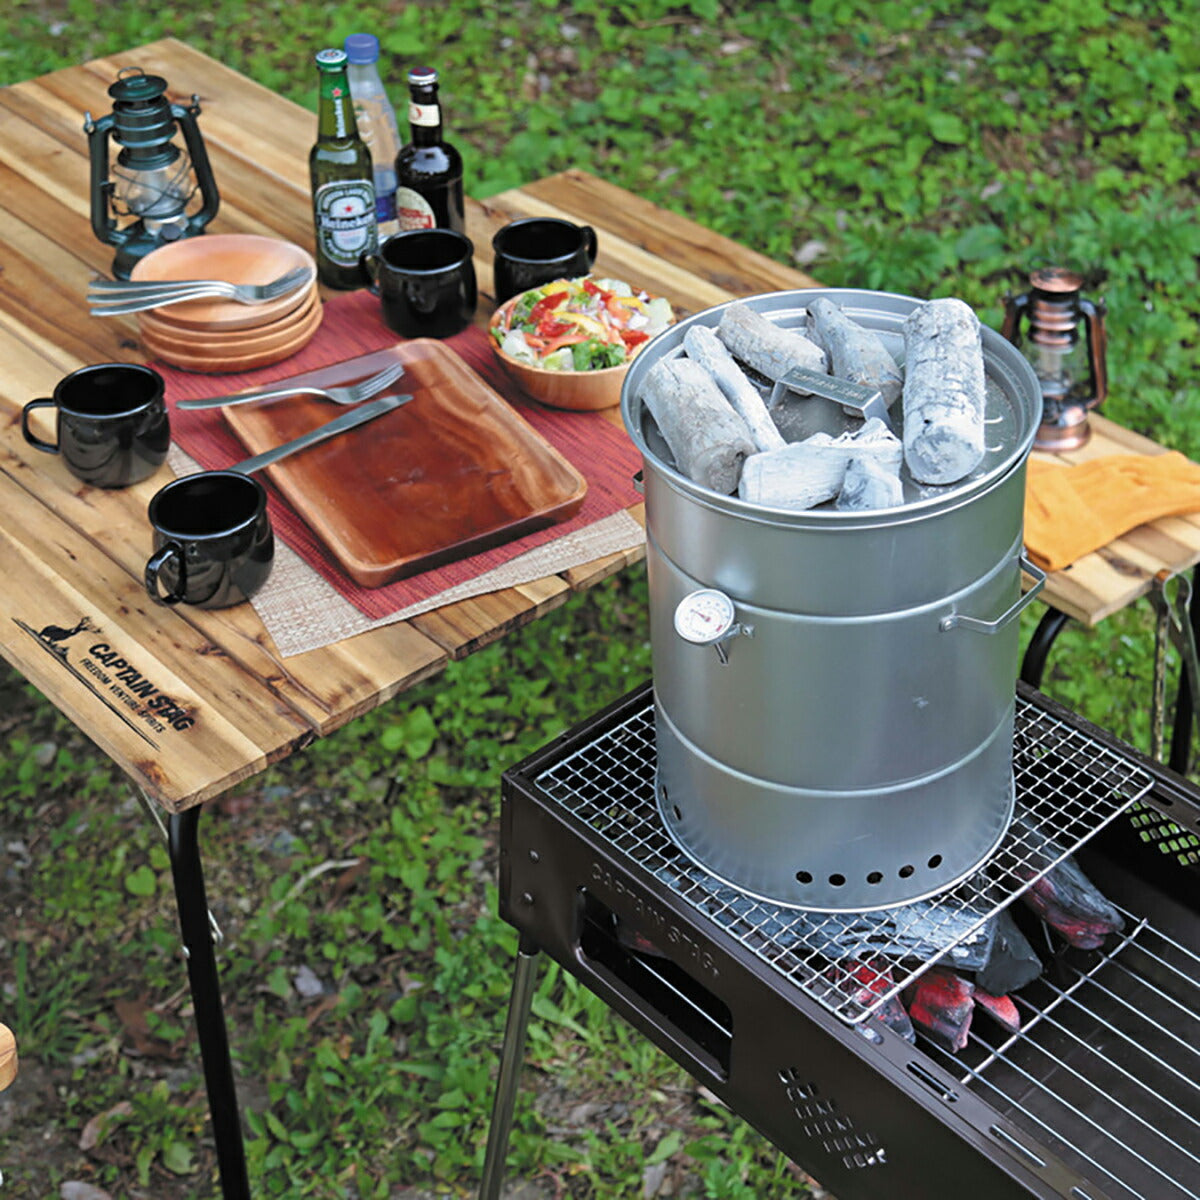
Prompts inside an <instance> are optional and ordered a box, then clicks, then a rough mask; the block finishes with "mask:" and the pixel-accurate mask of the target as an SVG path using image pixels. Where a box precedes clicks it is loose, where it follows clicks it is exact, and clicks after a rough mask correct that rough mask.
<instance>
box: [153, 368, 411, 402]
mask: <svg viewBox="0 0 1200 1200" xmlns="http://www.w3.org/2000/svg"><path fill="white" fill-rule="evenodd" d="M403 374H404V368H403V367H402V366H401V365H400V364H399V363H392V364H391V365H390V366H387V367H384V368H383V370H382V371H379V372H377V373H376V374H374V375H372V376H371V377H370V378H369V379H364V380H362V381H361V382H359V383H355V384H351V385H350V386H349V387H329V388H319V387H313V385H312V384H305V383H288V384H280V386H279V387H274V388H266V389H264V390H263V391H261V392H238V393H236V394H234V395H232V396H211V397H210V398H209V399H207V400H180V401H179V403H178V404H176V405H175V407H176V408H224V407H225V406H226V405H229V404H249V403H251V402H252V401H265V400H278V399H280V398H281V397H283V396H299V395H309V396H324V398H325V399H326V400H332V401H333V402H334V404H360V403H361V402H362V401H364V400H369V399H370V398H371V397H372V396H376V395H378V394H379V393H380V392H382V391H383V390H384V389H385V388H387V387H390V386H391V385H392V384H393V383H395V382H396V380H397V379H399V378H400V376H401V375H403Z"/></svg>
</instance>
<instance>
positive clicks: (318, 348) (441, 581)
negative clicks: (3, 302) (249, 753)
mask: <svg viewBox="0 0 1200 1200" xmlns="http://www.w3.org/2000/svg"><path fill="white" fill-rule="evenodd" d="M445 344H446V345H447V346H448V347H450V348H451V349H453V350H454V351H455V352H456V353H457V354H458V355H459V357H461V358H462V360H463V361H464V362H465V363H466V364H467V365H468V366H469V367H471V368H472V369H473V370H474V371H475V372H476V373H477V374H479V375H480V376H481V377H482V378H483V379H484V380H485V381H486V382H487V384H488V385H489V386H490V387H492V388H493V389H494V390H495V391H497V392H498V393H499V394H500V395H501V396H503V397H504V399H505V400H507V401H508V402H509V403H510V404H512V406H513V407H514V408H515V409H516V410H517V412H519V413H520V415H521V416H522V417H523V418H524V419H525V420H526V421H528V422H529V424H530V425H532V426H533V428H534V429H536V430H537V431H538V432H539V433H540V434H541V435H542V436H543V437H544V438H545V439H546V440H547V441H548V442H550V444H551V445H553V446H554V447H555V449H556V450H558V451H559V453H561V454H562V455H563V456H564V457H565V458H566V459H567V460H568V461H569V462H571V463H572V464H573V465H574V466H575V468H576V469H577V470H579V471H580V472H581V473H582V474H583V475H584V477H585V478H586V479H587V481H588V494H587V497H586V499H585V500H584V502H583V507H582V508H581V509H580V511H579V512H578V514H576V516H575V517H573V518H572V519H571V520H570V521H564V522H562V523H561V524H558V525H553V526H551V527H550V528H549V529H542V530H539V531H537V532H536V533H531V534H527V535H526V536H525V537H522V538H519V539H518V540H516V541H513V542H508V543H506V544H505V545H503V546H497V547H494V548H493V549H491V550H487V551H484V552H483V553H480V554H475V555H472V556H471V557H470V558H464V559H460V560H459V561H458V562H454V563H449V564H447V565H446V566H443V567H438V568H436V569H435V570H432V571H426V572H424V573H423V574H420V575H414V576H412V577H411V578H409V579H404V580H401V581H400V582H398V583H392V584H388V585H386V586H385V587H379V588H364V587H360V586H359V585H358V584H357V583H355V582H354V581H353V580H352V579H349V578H348V577H347V576H346V575H345V574H343V572H342V571H341V569H340V568H339V567H338V565H337V563H336V562H334V560H333V559H332V558H331V557H330V556H329V554H328V553H327V552H326V550H325V548H324V547H323V546H322V545H321V543H320V542H319V541H318V540H317V538H316V537H315V535H314V534H313V532H312V531H311V530H310V529H309V527H308V526H307V525H306V524H305V523H304V521H303V520H301V518H300V517H299V515H298V514H297V513H296V511H295V510H294V509H293V508H292V507H291V506H290V505H289V504H288V503H287V502H286V501H285V500H284V499H283V498H282V497H281V496H280V495H279V494H278V492H276V491H275V490H274V489H273V488H272V487H271V486H270V484H269V483H268V484H267V490H268V492H269V493H270V512H271V520H272V522H273V523H274V527H275V532H276V535H277V536H278V537H280V538H281V539H282V540H283V541H284V542H286V543H287V545H289V546H290V547H291V548H292V549H293V550H295V551H296V553H297V554H299V555H300V557H301V558H302V559H303V560H304V561H305V562H306V563H308V565H309V566H311V567H312V568H313V569H314V570H316V571H318V572H319V573H320V574H321V575H322V576H323V577H324V578H325V579H327V580H328V581H329V583H331V584H332V585H333V587H334V588H335V589H336V590H337V591H338V592H339V593H340V594H341V595H342V596H343V597H345V599H347V600H348V601H349V602H350V603H351V604H353V605H354V606H355V607H356V608H357V609H358V610H359V611H360V612H362V613H364V614H365V615H367V616H369V617H371V618H373V619H378V618H380V617H386V616H388V615H389V614H391V613H393V612H397V611H398V610H399V609H401V608H405V607H407V606H408V605H410V604H415V603H417V602H418V601H421V600H428V599H429V598H431V597H433V596H436V595H437V594H438V593H439V592H443V591H445V590H446V589H447V588H449V587H453V586H456V585H458V584H461V583H466V582H467V581H469V580H471V579H474V578H475V577H476V576H478V575H481V574H483V573H484V572H485V571H491V570H494V569H495V568H496V567H500V566H503V565H504V564H505V563H506V562H509V561H510V560H512V559H513V558H516V557H517V556H518V555H520V554H524V553H525V552H526V551H527V550H532V549H533V548H534V547H535V546H541V545H543V544H544V543H546V542H549V541H552V540H553V539H555V538H557V537H561V536H563V535H564V534H566V533H571V532H574V531H575V530H578V529H582V528H584V527H585V526H587V525H590V524H591V523H593V522H594V521H599V520H601V519H603V518H604V517H607V516H611V515H612V514H613V513H614V512H617V511H618V510H619V509H623V508H628V507H630V505H633V504H636V503H637V502H638V501H639V499H640V497H639V496H638V494H637V492H636V491H635V490H634V487H633V482H632V480H633V475H634V473H635V472H636V471H638V470H639V469H640V468H641V465H642V463H641V456H640V455H639V454H638V452H637V450H636V448H635V447H634V445H633V443H632V442H631V441H630V440H629V437H628V435H627V434H626V433H625V431H624V430H623V429H622V428H620V427H619V426H617V425H614V424H613V423H612V422H611V421H609V420H607V419H606V418H604V417H602V416H600V415H599V414H597V413H577V412H562V411H558V410H556V409H549V408H544V407H542V406H541V405H539V404H536V403H534V402H532V401H530V400H527V399H525V397H524V393H523V392H521V391H520V389H519V388H517V387H516V386H515V385H514V384H512V383H511V381H510V380H509V378H508V376H507V375H506V374H505V373H504V369H503V368H502V367H501V366H500V364H499V363H498V362H497V361H496V357H495V355H494V354H493V353H492V349H491V344H490V342H489V339H488V336H487V334H486V333H484V331H483V330H481V329H478V328H476V327H474V326H472V327H471V328H469V329H467V330H464V331H463V332H462V333H460V334H457V335H456V336H455V337H452V338H448V339H446V343H445ZM396 345H399V346H401V347H403V340H402V339H399V338H398V337H397V336H396V334H394V333H393V332H392V331H391V330H390V329H388V327H387V326H386V325H385V324H384V323H383V319H382V317H381V316H380V313H379V301H378V300H377V299H376V298H375V297H374V296H372V295H371V294H370V293H369V292H365V291H364V292H355V293H351V294H347V295H343V296H336V297H334V298H333V299H332V300H329V301H327V302H326V304H325V319H324V321H323V322H322V324H321V328H320V330H319V331H318V332H317V335H316V337H314V338H313V340H312V341H311V342H309V344H308V345H307V346H306V347H305V348H304V349H303V350H301V351H300V352H299V353H298V354H294V355H293V356H292V357H291V358H288V359H285V360H284V361H283V362H281V363H276V364H274V365H273V366H270V367H264V368H262V369H261V370H258V371H251V372H246V373H244V374H239V375H194V374H191V373H189V372H187V371H181V370H178V369H177V368H175V367H172V366H170V365H169V364H167V363H162V362H156V363H155V364H154V367H155V369H156V370H158V371H159V372H160V373H161V374H162V376H163V378H164V380H165V381H166V385H167V404H168V406H169V408H170V410H171V436H172V439H173V440H174V441H175V443H176V445H178V446H179V447H180V448H181V449H182V450H184V451H185V452H186V453H187V454H188V455H190V456H191V457H192V458H194V459H195V460H196V461H197V462H198V463H199V464H200V465H201V466H203V467H207V468H214V467H227V466H229V465H230V464H232V463H235V462H238V461H240V460H241V459H243V458H245V457H246V450H245V448H244V447H243V446H242V444H241V442H240V441H239V440H238V438H237V437H236V436H235V435H234V434H233V432H232V430H231V429H230V428H229V426H228V424H227V423H226V421H225V418H224V416H223V415H222V413H221V410H220V409H202V410H199V411H193V410H183V411H180V410H179V409H177V408H175V403H176V402H177V401H179V400H199V399H205V398H207V397H209V396H220V395H226V394H229V393H233V392H238V391H242V390H244V389H246V388H251V387H266V386H267V385H269V384H271V383H274V382H276V381H277V380H280V379H290V378H292V377H293V376H296V375H302V374H305V373H307V372H309V371H316V370H319V369H321V368H323V367H328V366H331V365H333V364H334V363H339V362H345V361H347V360H348V359H352V358H357V357H359V356H360V355H363V354H368V353H371V352H373V351H377V350H383V349H387V348H389V347H392V346H396ZM278 403H283V404H286V403H287V401H286V400H284V401H278ZM264 482H265V481H264Z"/></svg>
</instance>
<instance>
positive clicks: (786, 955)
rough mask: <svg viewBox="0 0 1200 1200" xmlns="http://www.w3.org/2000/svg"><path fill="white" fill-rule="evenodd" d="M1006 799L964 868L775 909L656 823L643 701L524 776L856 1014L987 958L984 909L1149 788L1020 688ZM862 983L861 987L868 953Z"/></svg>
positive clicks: (811, 988) (648, 713)
mask: <svg viewBox="0 0 1200 1200" xmlns="http://www.w3.org/2000/svg"><path fill="white" fill-rule="evenodd" d="M1013 750H1014V753H1013V773H1014V778H1015V782H1016V811H1015V815H1014V818H1013V822H1012V825H1011V827H1010V829H1009V831H1008V833H1007V834H1006V836H1005V838H1004V839H1003V841H1002V842H1001V844H1000V846H999V848H998V849H997V850H996V851H995V853H994V854H993V855H992V856H991V857H990V858H989V860H988V861H987V862H986V863H985V864H983V866H981V867H980V868H979V869H978V870H977V871H976V872H975V873H974V874H972V875H971V876H969V877H968V878H967V879H965V880H963V881H962V882H960V883H959V884H957V885H956V886H954V887H953V888H951V889H949V890H948V891H946V892H943V893H942V894H941V895H939V896H936V897H934V898H933V899H929V900H922V901H918V902H915V903H913V904H909V905H905V906H903V907H900V908H892V909H887V910H879V911H876V912H871V913H818V912H807V911H803V910H797V909H792V908H783V907H780V906H778V905H772V904H769V903H765V902H763V901H760V900H757V899H754V898H753V897H750V896H747V895H745V894H744V893H742V892H740V891H738V890H737V889H735V888H731V887H729V886H728V885H726V884H723V883H720V882H718V881H717V880H716V879H714V878H712V877H711V876H710V875H708V874H707V873H706V872H704V871H703V870H702V869H700V868H699V867H697V866H696V865H695V864H694V863H692V862H691V861H690V860H689V859H688V858H687V857H686V856H685V855H684V854H683V852H682V851H681V850H679V848H678V847H677V846H676V845H675V843H674V841H673V840H672V839H671V837H670V835H669V834H668V832H667V829H666V826H665V825H664V823H663V821H662V819H661V817H660V816H659V813H658V807H657V804H656V801H655V792H654V782H655V770H656V753H655V737H654V706H653V703H652V701H651V700H650V699H649V698H648V699H647V702H646V704H645V706H644V707H643V708H641V709H639V710H638V711H637V712H635V713H633V714H632V715H631V716H629V717H627V718H626V719H625V720H623V721H622V722H620V723H619V724H618V725H616V726H614V727H613V728H611V729H609V730H607V731H606V732H604V733H602V734H600V735H599V736H598V737H597V738H596V739H595V740H593V741H591V742H589V743H588V744H586V745H584V746H582V747H580V748H579V749H577V750H575V751H574V752H573V753H571V754H569V755H567V756H565V757H564V758H563V759H561V760H560V761H558V762H557V763H554V764H553V765H552V766H550V767H548V768H547V769H546V770H544V771H542V772H541V773H540V774H539V775H538V776H537V778H536V779H535V781H534V782H535V783H536V784H537V786H538V787H539V788H540V789H541V790H542V791H543V792H544V793H545V794H546V796H548V797H549V798H550V799H551V800H553V801H554V802H555V803H557V804H558V805H560V806H561V807H563V808H565V809H566V810H567V811H569V812H571V813H572V814H573V815H574V816H575V817H576V818H577V819H578V820H580V821H582V822H584V823H585V824H586V825H587V826H588V827H589V828H590V829H592V830H593V831H594V832H595V833H596V834H598V835H599V836H601V837H602V838H604V839H605V840H606V841H608V842H609V843H610V844H611V845H612V846H613V847H614V848H615V849H616V850H618V851H620V852H621V853H622V854H624V855H626V856H627V857H628V858H629V859H630V860H631V861H632V862H634V863H636V864H637V865H638V866H639V867H641V868H642V869H643V870H645V871H647V872H649V873H650V874H651V875H652V876H654V877H655V878H656V879H657V880H659V881H660V882H662V883H663V884H665V885H666V886H667V887H669V888H670V890H671V891H673V892H674V893H676V894H677V895H678V896H680V897H681V898H682V899H683V900H685V901H686V902H687V903H688V904H689V905H691V906H692V907H693V908H694V909H696V910H697V911H698V912H699V913H701V914H702V915H704V916H706V917H708V918H709V919H711V920H712V921H714V922H715V923H716V924H717V925H719V926H720V927H721V928H722V929H723V930H724V931H725V932H726V933H728V934H729V935H731V936H732V937H734V938H736V939H737V941H738V942H740V943H741V944H742V945H743V946H745V947H746V948H747V949H749V950H750V951H752V952H753V953H754V954H755V955H756V956H757V957H758V958H760V959H761V960H762V961H763V962H765V963H767V964H769V965H770V966H771V967H772V968H773V969H774V970H776V971H778V972H779V973H780V974H782V975H783V976H785V977H786V978H787V979H788V980H790V981H791V982H792V983H794V984H795V985H797V986H799V987H800V988H801V989H802V990H803V991H804V992H805V993H806V994H807V995H809V996H810V997H811V998H812V999H814V1000H816V1001H817V1002H818V1003H819V1004H821V1005H822V1006H823V1007H824V1008H826V1009H827V1010H828V1011H829V1012H831V1013H833V1014H834V1015H835V1016H837V1017H839V1018H840V1019H841V1020H843V1021H845V1022H847V1023H849V1024H855V1023H858V1022H860V1021H862V1020H864V1019H865V1018H867V1017H868V1016H871V1015H872V1014H874V1013H876V1012H878V1011H879V1009H880V1008H882V1007H883V1005H884V1004H886V1003H887V1002H888V1001H889V1000H891V999H892V997H894V996H896V995H897V994H898V993H899V992H901V991H902V990H903V989H904V988H905V987H907V986H908V985H909V984H910V983H912V982H913V980H914V979H916V978H917V977H918V976H919V975H920V974H921V973H922V972H923V971H925V970H926V969H927V968H928V967H930V966H931V965H932V964H933V963H934V962H935V961H938V960H941V961H943V962H946V963H947V964H948V965H950V966H954V967H958V968H961V969H964V970H972V969H977V968H978V967H979V966H980V965H982V962H983V961H984V960H985V959H986V954H987V950H988V948H989V946H990V938H991V936H992V933H993V932H994V922H993V920H992V918H994V917H995V916H996V914H997V913H998V912H999V911H1000V909H1002V908H1004V907H1005V906H1007V905H1008V904H1009V903H1010V902H1011V901H1012V900H1013V899H1015V898H1016V897H1017V896H1019V895H1020V894H1021V893H1022V892H1024V891H1026V890H1027V889H1028V888H1030V887H1031V886H1033V884H1034V883H1036V881H1037V880H1038V879H1039V878H1041V877H1042V876H1043V875H1044V874H1045V873H1046V872H1047V871H1048V870H1050V869H1051V868H1052V867H1053V866H1054V865H1055V864H1056V863H1058V862H1060V861H1062V859H1064V858H1066V857H1068V856H1069V855H1071V854H1073V853H1074V852H1075V851H1076V850H1077V849H1078V848H1079V847H1080V846H1081V845H1082V844H1083V843H1084V842H1085V841H1086V840H1087V839H1088V838H1090V837H1091V836H1092V835H1093V834H1095V833H1096V832H1097V831H1098V830H1100V829H1101V828H1103V827H1104V826H1105V825H1106V824H1108V823H1109V822H1110V821H1112V820H1113V819H1114V818H1115V817H1117V816H1118V815H1119V814H1120V813H1122V812H1123V811H1125V810H1126V809H1127V808H1129V806H1130V805H1131V804H1134V803H1135V802H1136V801H1138V800H1140V799H1141V798H1142V797H1143V796H1145V795H1146V794H1147V793H1148V792H1149V791H1150V789H1151V787H1152V784H1153V780H1152V778H1151V776H1150V775H1149V773H1148V772H1146V771H1145V770H1144V769H1142V768H1141V767H1140V766H1138V765H1137V764H1136V763H1134V762H1132V761H1131V760H1129V759H1128V758H1126V757H1124V756H1122V755H1121V754H1119V753H1117V752H1116V751H1114V750H1112V749H1110V748H1109V747H1107V746H1105V745H1103V744H1101V743H1099V742H1097V741H1096V740H1094V739H1093V738H1091V737H1089V736H1088V735H1087V734H1085V733H1083V732H1081V731H1080V730H1079V729H1077V728H1075V727H1073V726H1071V725H1068V724H1066V723H1064V722H1063V721H1060V720H1059V719H1058V718H1056V717H1054V716H1053V715H1051V714H1050V713H1048V712H1045V711H1044V710H1041V709H1039V708H1036V707H1035V706H1034V705H1032V704H1029V703H1028V702H1027V701H1024V700H1022V699H1020V698H1018V700H1017V711H1016V735H1015V738H1014V747H1013ZM868 963H869V964H873V969H872V970H871V971H870V972H869V973H868V978H869V980H870V983H869V986H865V987H864V986H863V983H862V979H863V973H862V971H861V969H860V970H858V971H857V973H856V972H855V970H853V969H851V968H850V965H851V964H853V966H854V967H858V968H861V967H862V966H863V965H865V964H868Z"/></svg>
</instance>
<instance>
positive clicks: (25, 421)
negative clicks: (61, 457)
mask: <svg viewBox="0 0 1200 1200" xmlns="http://www.w3.org/2000/svg"><path fill="white" fill-rule="evenodd" d="M54 407H55V404H54V401H53V400H50V399H43V400H30V402H29V403H28V404H27V405H25V407H24V408H23V409H21V433H22V434H24V436H25V440H26V441H27V442H28V443H29V444H30V445H31V446H34V447H35V448H36V449H38V450H45V452H46V453H47V454H57V453H58V443H57V442H43V441H42V439H41V438H39V437H37V436H35V435H34V432H33V430H32V429H30V428H29V414H30V413H31V412H33V410H34V409H35V408H54ZM55 436H57V434H56V435H55Z"/></svg>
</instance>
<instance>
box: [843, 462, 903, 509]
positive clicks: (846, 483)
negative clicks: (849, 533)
mask: <svg viewBox="0 0 1200 1200" xmlns="http://www.w3.org/2000/svg"><path fill="white" fill-rule="evenodd" d="M899 465H900V464H899V463H897V464H896V468H897V469H896V470H889V469H888V468H887V467H886V466H884V465H883V464H881V463H880V462H878V461H877V460H876V459H873V458H852V459H851V460H850V461H849V462H848V463H847V464H846V475H845V478H844V479H843V480H842V490H841V491H840V492H839V493H838V498H837V503H836V504H835V505H834V507H835V508H837V509H840V510H842V511H843V512H868V511H871V510H873V509H877V508H895V507H897V506H898V505H900V504H903V503H904V485H903V484H902V483H901V482H900V471H899Z"/></svg>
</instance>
